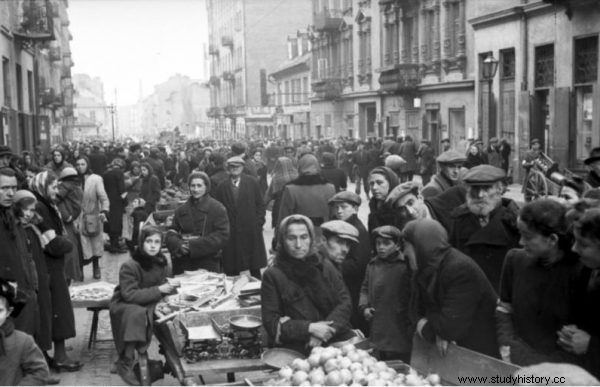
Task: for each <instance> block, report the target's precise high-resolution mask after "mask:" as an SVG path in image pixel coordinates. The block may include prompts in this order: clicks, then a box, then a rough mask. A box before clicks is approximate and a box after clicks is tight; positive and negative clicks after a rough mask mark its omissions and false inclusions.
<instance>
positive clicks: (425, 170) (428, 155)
mask: <svg viewBox="0 0 600 387" xmlns="http://www.w3.org/2000/svg"><path fill="white" fill-rule="evenodd" d="M417 156H418V157H419V174H420V175H421V180H422V182H423V185H424V186H425V185H427V183H429V180H431V175H433V174H434V173H435V160H434V159H433V148H432V147H431V144H430V142H429V140H425V139H423V140H421V146H420V147H419V151H418V152H417Z"/></svg>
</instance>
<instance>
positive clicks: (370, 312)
mask: <svg viewBox="0 0 600 387" xmlns="http://www.w3.org/2000/svg"><path fill="white" fill-rule="evenodd" d="M374 315H375V308H365V311H364V312H363V316H365V320H367V321H371V319H372V318H373V316H374Z"/></svg>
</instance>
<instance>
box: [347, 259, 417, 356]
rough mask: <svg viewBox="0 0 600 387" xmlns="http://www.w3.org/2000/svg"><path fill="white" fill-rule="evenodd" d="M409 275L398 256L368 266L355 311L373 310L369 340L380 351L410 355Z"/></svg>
mask: <svg viewBox="0 0 600 387" xmlns="http://www.w3.org/2000/svg"><path fill="white" fill-rule="evenodd" d="M410 281H411V271H410V269H409V267H408V263H407V261H406V260H405V259H404V256H403V255H402V254H400V253H396V254H394V255H393V256H392V257H386V258H379V257H375V258H373V259H372V260H371V262H369V264H368V265H367V270H366V273H365V279H364V281H363V283H362V287H361V289H360V301H359V306H358V309H359V310H360V311H361V314H362V313H363V312H364V310H365V309H366V308H374V309H375V313H374V316H373V319H372V320H371V321H370V331H369V332H370V333H369V340H370V341H371V342H372V343H373V345H374V346H375V348H377V350H380V351H391V352H399V353H410V351H411V348H412V334H413V331H414V328H413V327H412V324H411V322H410V319H409V303H410V288H411V286H410Z"/></svg>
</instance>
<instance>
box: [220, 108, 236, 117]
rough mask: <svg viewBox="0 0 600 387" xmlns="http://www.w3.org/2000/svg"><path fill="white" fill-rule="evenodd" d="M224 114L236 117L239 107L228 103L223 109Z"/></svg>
mask: <svg viewBox="0 0 600 387" xmlns="http://www.w3.org/2000/svg"><path fill="white" fill-rule="evenodd" d="M223 114H224V115H225V116H226V117H230V118H232V117H235V116H236V115H237V109H236V107H235V106H233V105H226V106H225V108H224V109H223Z"/></svg>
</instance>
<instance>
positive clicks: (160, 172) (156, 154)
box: [146, 148, 167, 189]
mask: <svg viewBox="0 0 600 387" xmlns="http://www.w3.org/2000/svg"><path fill="white" fill-rule="evenodd" d="M146 162H148V164H150V166H151V167H152V169H153V170H154V174H155V175H156V177H157V178H158V182H159V183H160V189H164V188H165V177H166V174H167V173H166V172H165V163H164V161H162V159H161V158H160V151H159V150H158V148H152V149H150V155H149V156H148V158H147V159H146Z"/></svg>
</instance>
